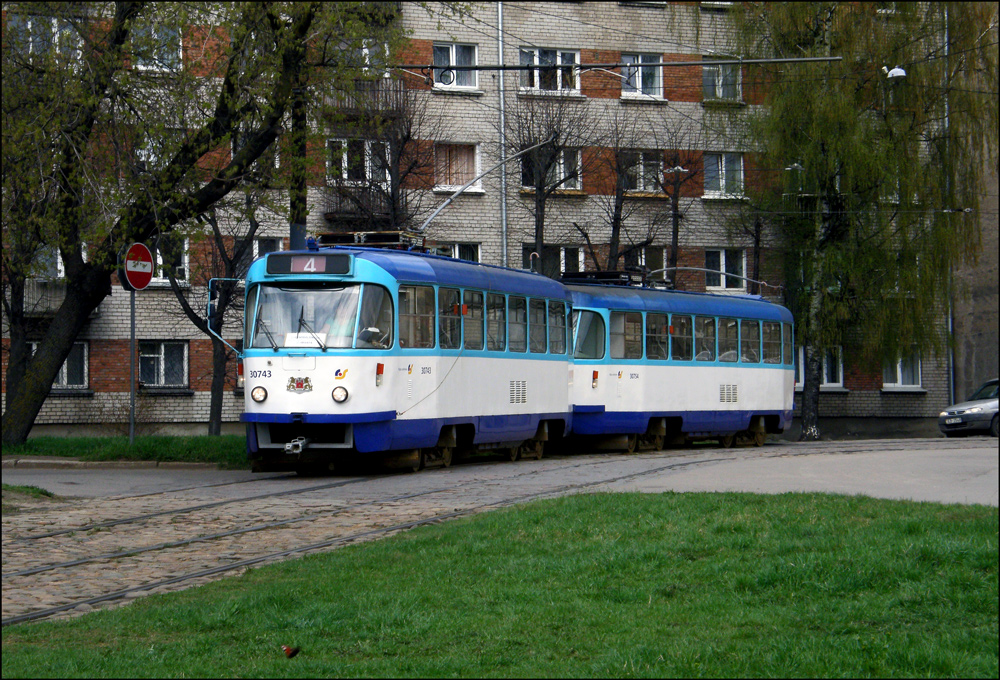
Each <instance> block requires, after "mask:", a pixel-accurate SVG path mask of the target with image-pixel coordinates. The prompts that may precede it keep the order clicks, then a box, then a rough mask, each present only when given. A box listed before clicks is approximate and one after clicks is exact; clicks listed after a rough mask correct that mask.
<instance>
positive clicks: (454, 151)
mask: <svg viewBox="0 0 1000 680" xmlns="http://www.w3.org/2000/svg"><path fill="white" fill-rule="evenodd" d="M477 160H478V158H477V154H476V145H475V144H437V145H435V147H434V185H435V187H434V188H435V189H458V188H459V187H461V186H464V185H466V184H468V183H469V182H471V181H472V179H473V178H474V177H475V176H476V175H477V174H478V170H479V167H478V163H477ZM479 184H480V183H479V181H477V182H476V183H475V184H474V185H473V186H477V187H478V186H479Z"/></svg>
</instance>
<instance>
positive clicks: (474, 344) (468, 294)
mask: <svg viewBox="0 0 1000 680" xmlns="http://www.w3.org/2000/svg"><path fill="white" fill-rule="evenodd" d="M463 312H464V314H463V315H462V325H463V326H465V349H482V348H483V339H484V338H483V294H482V293H480V292H479V291H478V290H467V291H465V307H464V309H463Z"/></svg>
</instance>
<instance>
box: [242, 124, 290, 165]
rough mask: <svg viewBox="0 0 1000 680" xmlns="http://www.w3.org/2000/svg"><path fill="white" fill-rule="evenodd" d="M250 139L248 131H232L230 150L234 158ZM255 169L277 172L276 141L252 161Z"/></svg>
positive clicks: (277, 155) (279, 158)
mask: <svg viewBox="0 0 1000 680" xmlns="http://www.w3.org/2000/svg"><path fill="white" fill-rule="evenodd" d="M250 137H251V132H250V131H249V130H233V134H232V148H233V156H236V154H238V153H239V152H240V150H241V149H243V147H244V146H246V145H247V142H248V141H249V139H250ZM254 163H256V164H257V167H258V168H260V169H265V170H266V169H272V168H273V169H275V170H277V169H278V168H279V167H281V157H280V155H279V152H278V140H277V139H275V140H274V141H273V142H271V145H270V146H268V147H267V148H266V149H264V151H263V152H261V154H260V156H258V157H257V160H256V161H254Z"/></svg>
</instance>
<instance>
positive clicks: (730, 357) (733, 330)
mask: <svg viewBox="0 0 1000 680" xmlns="http://www.w3.org/2000/svg"><path fill="white" fill-rule="evenodd" d="M739 344H740V327H739V324H738V323H737V322H736V319H719V361H736V360H737V359H739V349H740V347H739Z"/></svg>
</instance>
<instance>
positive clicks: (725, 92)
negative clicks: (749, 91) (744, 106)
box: [701, 56, 741, 101]
mask: <svg viewBox="0 0 1000 680" xmlns="http://www.w3.org/2000/svg"><path fill="white" fill-rule="evenodd" d="M702 58H703V59H704V60H705V61H725V60H726V57H720V56H711V57H709V56H706V57H702ZM740 80H741V76H740V65H739V64H705V65H704V66H702V67H701V84H702V96H703V98H704V99H705V100H706V101H711V100H715V99H722V100H726V101H740V99H741V94H740Z"/></svg>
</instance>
